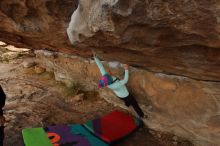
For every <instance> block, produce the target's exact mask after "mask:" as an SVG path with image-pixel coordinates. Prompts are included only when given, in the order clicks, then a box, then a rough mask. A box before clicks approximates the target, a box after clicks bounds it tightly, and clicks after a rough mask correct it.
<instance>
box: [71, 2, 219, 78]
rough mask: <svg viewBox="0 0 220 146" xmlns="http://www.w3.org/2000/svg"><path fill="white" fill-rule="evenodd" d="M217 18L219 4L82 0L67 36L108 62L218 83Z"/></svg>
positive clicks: (73, 16)
mask: <svg viewBox="0 0 220 146" xmlns="http://www.w3.org/2000/svg"><path fill="white" fill-rule="evenodd" d="M219 17H220V9H219V1H218V0H210V1H207V0H178V1H173V0H166V1H162V0H151V1H149V0H104V1H103V0H97V1H95V2H94V1H92V0H80V3H79V5H78V8H77V10H76V11H75V12H74V13H73V15H72V19H71V22H70V25H69V28H68V29H67V32H68V35H69V38H70V40H71V42H72V43H73V44H75V45H77V46H78V47H81V48H89V47H90V48H93V49H98V50H102V51H101V52H100V53H103V56H104V57H105V58H108V59H112V58H113V59H117V60H120V61H123V62H129V63H130V64H133V65H138V66H142V67H146V68H148V69H150V70H152V71H156V72H166V73H173V74H178V75H183V76H189V77H192V78H197V79H203V80H218V81H219V80H220V75H219V74H220V72H219V71H220V68H219V66H220V64H219V63H220V50H219V47H220V43H219V42H220V41H219ZM109 54H112V55H109Z"/></svg>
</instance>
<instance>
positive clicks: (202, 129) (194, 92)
mask: <svg viewBox="0 0 220 146" xmlns="http://www.w3.org/2000/svg"><path fill="white" fill-rule="evenodd" d="M36 54H37V60H38V63H39V64H41V65H43V66H44V67H46V68H47V70H48V71H50V72H54V75H55V78H56V80H58V81H62V82H64V83H66V85H67V86H69V87H71V86H72V85H74V84H79V85H80V86H81V87H82V88H83V89H84V90H98V89H97V81H98V79H99V77H100V73H99V70H98V68H97V66H96V65H95V63H94V61H93V60H90V59H87V60H85V59H82V58H80V57H76V56H71V55H66V54H61V53H53V52H49V51H36ZM104 64H105V67H106V69H107V71H108V72H109V73H111V74H114V75H117V76H119V77H120V78H123V75H124V70H123V68H122V67H121V65H120V63H118V62H104ZM128 87H129V90H130V91H131V92H132V93H133V94H134V95H135V97H136V98H137V100H138V101H139V103H140V105H141V107H142V109H143V110H144V112H145V114H147V115H148V116H149V117H148V119H147V120H145V123H146V124H147V126H149V127H150V128H153V129H156V130H159V131H165V132H171V133H174V134H177V135H178V136H181V137H185V138H187V139H189V140H191V141H192V142H193V143H195V144H196V145H199V146H220V83H217V82H204V81H197V80H192V79H189V78H186V77H181V76H173V75H165V74H161V73H159V74H158V73H152V72H149V71H146V70H142V69H137V68H133V67H131V68H130V79H129V83H128ZM100 95H101V96H102V97H104V98H105V99H106V100H107V101H109V102H111V103H113V104H115V105H119V106H121V107H123V108H126V107H125V106H124V105H123V103H122V101H120V100H119V99H118V98H117V97H115V95H114V94H113V92H112V91H110V90H108V89H102V90H100Z"/></svg>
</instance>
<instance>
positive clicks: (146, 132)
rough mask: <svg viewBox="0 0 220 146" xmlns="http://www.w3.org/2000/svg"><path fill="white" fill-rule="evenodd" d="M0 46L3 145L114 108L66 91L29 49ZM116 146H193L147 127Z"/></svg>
mask: <svg viewBox="0 0 220 146" xmlns="http://www.w3.org/2000/svg"><path fill="white" fill-rule="evenodd" d="M12 48H13V47H11V48H10V47H9V48H6V47H5V46H4V45H3V46H1V47H0V84H1V85H2V87H3V88H4V90H5V92H6V94H7V101H6V106H5V117H6V123H5V140H4V143H5V145H4V146H22V138H21V130H22V129H23V128H26V127H38V126H45V125H56V124H70V123H72V124H73V123H83V122H85V121H87V120H90V119H93V118H95V117H100V116H102V115H104V114H106V113H108V112H110V111H113V110H115V109H117V110H123V109H120V108H119V107H115V106H113V105H112V104H109V103H107V102H106V101H104V100H103V99H101V98H100V97H99V96H98V93H96V92H92V91H90V92H85V91H81V90H80V86H78V85H77V84H76V85H75V86H73V87H72V88H67V87H66V86H65V85H64V84H62V83H60V82H57V81H55V80H54V75H53V73H49V72H46V71H45V69H44V68H41V67H39V65H36V64H34V63H33V62H31V60H33V57H34V54H33V53H31V51H28V50H26V49H17V50H16V49H12ZM116 145H117V146H135V145H137V146H192V144H191V143H190V142H188V141H187V140H184V139H182V138H180V137H177V136H174V135H172V134H164V133H161V132H156V131H153V130H150V129H148V128H147V127H146V126H145V127H144V128H142V129H140V130H138V131H137V132H136V133H134V134H133V135H131V136H130V137H129V138H128V139H125V140H124V141H122V142H120V143H118V144H116Z"/></svg>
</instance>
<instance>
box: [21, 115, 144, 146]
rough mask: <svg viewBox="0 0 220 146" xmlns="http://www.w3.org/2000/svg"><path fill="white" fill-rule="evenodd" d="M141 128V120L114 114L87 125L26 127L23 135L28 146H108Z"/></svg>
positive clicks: (88, 122) (89, 122)
mask: <svg viewBox="0 0 220 146" xmlns="http://www.w3.org/2000/svg"><path fill="white" fill-rule="evenodd" d="M141 125H142V122H141V121H140V120H139V119H138V118H135V117H133V116H131V115H129V114H126V113H124V112H121V111H113V112H111V113H109V114H107V115H104V116H102V117H100V118H97V119H94V120H91V121H87V122H86V123H84V124H72V125H56V126H47V127H44V128H26V129H23V130H22V136H23V139H24V145H25V146H39V145H40V146H109V145H111V144H112V143H113V142H117V141H119V140H120V139H123V138H125V137H126V136H127V135H129V134H131V133H132V132H134V131H135V130H136V129H137V128H139V127H140V126H141Z"/></svg>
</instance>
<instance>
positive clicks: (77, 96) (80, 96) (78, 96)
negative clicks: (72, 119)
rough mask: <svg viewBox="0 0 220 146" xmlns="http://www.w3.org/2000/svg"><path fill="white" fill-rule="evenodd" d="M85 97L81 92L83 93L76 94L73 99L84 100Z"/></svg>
mask: <svg viewBox="0 0 220 146" xmlns="http://www.w3.org/2000/svg"><path fill="white" fill-rule="evenodd" d="M84 99H85V97H84V94H83V93H81V94H78V95H76V96H75V97H74V98H73V101H74V102H81V101H83V100H84Z"/></svg>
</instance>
